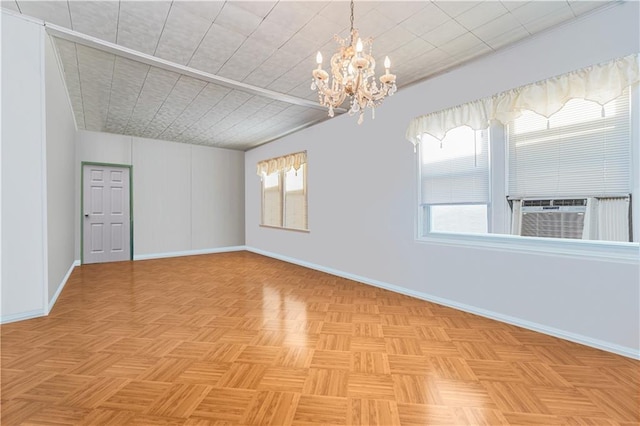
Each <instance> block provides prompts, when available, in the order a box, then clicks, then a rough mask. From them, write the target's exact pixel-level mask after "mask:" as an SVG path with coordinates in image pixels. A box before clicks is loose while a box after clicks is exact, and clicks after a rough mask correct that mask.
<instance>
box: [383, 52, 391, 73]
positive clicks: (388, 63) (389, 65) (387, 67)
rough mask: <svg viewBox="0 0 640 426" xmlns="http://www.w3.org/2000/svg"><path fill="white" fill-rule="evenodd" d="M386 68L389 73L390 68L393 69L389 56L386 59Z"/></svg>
mask: <svg viewBox="0 0 640 426" xmlns="http://www.w3.org/2000/svg"><path fill="white" fill-rule="evenodd" d="M384 67H385V68H386V69H387V72H389V68H391V61H390V60H389V57H388V56H385V57H384Z"/></svg>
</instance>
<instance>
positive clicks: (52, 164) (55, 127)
mask: <svg viewBox="0 0 640 426" xmlns="http://www.w3.org/2000/svg"><path fill="white" fill-rule="evenodd" d="M44 46H45V98H46V99H45V105H46V117H45V118H46V141H47V149H46V151H47V243H48V250H47V253H48V268H49V271H48V285H49V290H48V299H47V303H48V304H50V303H51V301H52V298H54V296H56V297H57V292H58V291H59V290H61V286H62V285H63V284H64V282H65V278H66V276H67V274H68V273H69V272H70V271H71V269H72V268H73V263H74V260H75V238H74V234H75V227H74V226H75V221H74V218H75V217H76V211H77V210H75V174H74V166H75V134H76V126H75V122H74V118H73V111H72V110H71V104H70V102H69V96H68V95H67V89H66V87H65V84H64V80H63V76H62V69H61V68H60V67H59V65H58V60H57V57H56V53H55V50H54V47H53V43H52V41H51V39H50V38H49V37H48V36H47V37H46V38H45V43H44Z"/></svg>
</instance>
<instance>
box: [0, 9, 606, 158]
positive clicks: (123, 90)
mask: <svg viewBox="0 0 640 426" xmlns="http://www.w3.org/2000/svg"><path fill="white" fill-rule="evenodd" d="M607 3H610V2H609V1H578V0H564V1H560V0H558V1H517V2H516V1H497V0H496V1H367V2H358V1H357V2H356V4H355V26H356V28H358V29H359V30H360V34H361V35H362V36H363V37H370V36H373V37H374V38H375V41H374V45H373V48H374V51H373V53H374V56H375V58H376V59H377V60H378V62H379V65H378V69H379V70H381V66H382V64H381V63H380V62H381V59H382V58H384V56H385V55H388V56H389V57H390V58H391V59H392V69H393V72H394V73H395V74H396V75H398V83H399V86H400V88H402V86H405V85H409V84H411V83H413V82H416V81H419V80H423V79H425V78H429V77H431V76H433V75H435V74H438V73H440V72H443V71H445V70H447V69H450V68H452V67H455V66H457V65H459V64H461V63H464V62H465V61H469V60H471V59H473V58H476V57H478V56H481V55H484V54H486V53H490V52H492V51H495V50H497V49H500V48H502V47H504V46H507V45H509V44H512V43H514V42H517V41H518V40H521V39H523V38H526V37H528V36H530V35H533V34H535V33H538V32H540V31H543V30H545V29H547V28H550V27H552V26H555V25H558V24H560V23H563V22H566V21H568V20H571V19H574V18H575V17H577V16H579V15H581V14H584V13H587V12H589V11H591V10H593V9H596V8H599V7H602V6H603V5H605V4H607ZM1 4H2V7H3V8H6V9H10V10H12V11H15V12H18V13H22V14H25V15H29V16H32V17H35V18H38V19H42V20H44V21H45V22H47V23H51V24H55V25H58V26H61V27H64V28H68V29H70V30H73V31H75V32H77V33H79V35H86V36H90V37H94V38H97V39H99V40H104V41H105V42H108V43H113V44H114V45H117V46H121V47H122V48H126V49H131V50H133V51H135V52H140V53H142V54H146V55H151V56H153V57H155V58H159V59H160V60H164V61H169V62H170V63H173V64H175V65H176V67H173V68H172V70H168V69H167V67H164V66H161V65H160V64H158V63H151V64H150V63H149V62H148V61H147V62H145V61H143V60H137V59H136V57H135V55H134V57H132V56H131V55H129V56H127V55H119V54H118V53H117V52H116V53H114V52H113V51H109V50H108V49H102V48H100V47H98V48H96V47H97V46H96V45H91V44H90V43H85V42H83V40H78V39H76V40H73V41H69V40H67V39H64V38H60V37H55V38H54V41H55V45H56V48H57V50H58V55H59V58H60V61H61V63H62V66H63V69H64V73H65V80H66V85H67V89H68V91H69V97H70V99H71V103H72V105H73V110H74V114H75V118H76V122H77V123H78V127H80V128H82V129H88V130H96V131H103V132H111V133H118V134H127V135H133V136H139V137H147V138H156V139H166V140H172V141H178V142H185V143H193V144H202V145H210V146H219V147H225V148H231V149H239V150H246V149H249V148H251V147H254V146H257V145H259V144H262V143H265V142H267V141H269V140H272V139H274V138H277V137H280V136H282V135H284V134H287V133H289V132H291V131H294V130H296V129H300V128H303V127H305V126H308V125H311V124H314V123H317V122H319V121H322V120H325V119H327V113H326V111H324V110H322V109H319V108H317V107H316V106H315V105H309V104H307V105H306V106H305V102H308V101H309V100H312V101H315V100H317V95H316V94H315V93H314V92H312V91H311V90H310V88H309V86H310V83H311V76H310V71H311V69H312V68H313V67H314V65H315V54H316V51H317V50H321V51H322V52H323V54H324V56H325V58H328V57H330V55H332V54H333V52H334V51H335V49H336V45H335V42H334V40H333V36H334V34H338V35H339V36H341V37H346V36H347V35H348V28H349V3H348V2H345V1H339V0H334V1H81V0H79V1H78V0H73V1H31V0H11V1H9V0H2V3H1ZM58 36H59V34H58ZM83 37H84V36H83ZM138 58H139V57H138ZM326 62H328V61H325V63H326ZM156 65H158V66H156ZM180 66H183V67H184V66H186V67H189V68H191V69H193V70H196V74H193V73H188V72H183V71H181V69H180ZM381 71H382V70H381ZM203 73H206V74H211V75H213V76H219V77H223V78H226V79H229V80H232V81H235V82H238V83H243V84H248V85H251V86H254V87H256V88H262V89H268V90H270V91H273V92H277V93H276V94H269V93H262V92H259V91H256V90H253V91H252V90H247V89H246V87H241V86H238V85H235V86H234V85H233V84H231V85H229V84H226V85H222V84H217V83H220V82H219V81H217V83H216V80H215V79H211V78H208V77H207V75H206V74H203ZM277 94H285V95H288V96H292V97H295V98H299V99H300V101H295V99H292V98H283V97H282V96H279V95H277Z"/></svg>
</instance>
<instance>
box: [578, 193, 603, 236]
mask: <svg viewBox="0 0 640 426" xmlns="http://www.w3.org/2000/svg"><path fill="white" fill-rule="evenodd" d="M599 204H600V203H599V201H598V199H597V198H587V208H586V210H585V212H584V227H583V228H582V239H583V240H597V239H598V205H599Z"/></svg>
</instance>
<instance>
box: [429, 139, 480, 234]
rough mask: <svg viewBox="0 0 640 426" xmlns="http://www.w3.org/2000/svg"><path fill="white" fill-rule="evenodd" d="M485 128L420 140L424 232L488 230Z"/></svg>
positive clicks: (476, 231) (473, 231)
mask: <svg viewBox="0 0 640 426" xmlns="http://www.w3.org/2000/svg"><path fill="white" fill-rule="evenodd" d="M488 133H489V132H488V131H487V130H478V131H475V130H472V129H471V128H469V127H467V126H462V127H458V128H455V129H452V130H450V131H449V132H448V133H447V135H446V136H445V138H444V139H443V140H442V141H439V140H437V139H436V138H434V137H433V136H430V135H426V134H425V135H423V138H422V141H421V143H420V158H421V160H422V161H421V164H420V169H421V188H422V190H421V205H422V218H423V230H424V231H425V232H466V233H486V232H488V223H489V222H488V216H487V213H488V207H489V143H488V142H489V138H488Z"/></svg>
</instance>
